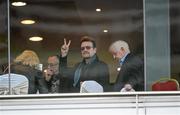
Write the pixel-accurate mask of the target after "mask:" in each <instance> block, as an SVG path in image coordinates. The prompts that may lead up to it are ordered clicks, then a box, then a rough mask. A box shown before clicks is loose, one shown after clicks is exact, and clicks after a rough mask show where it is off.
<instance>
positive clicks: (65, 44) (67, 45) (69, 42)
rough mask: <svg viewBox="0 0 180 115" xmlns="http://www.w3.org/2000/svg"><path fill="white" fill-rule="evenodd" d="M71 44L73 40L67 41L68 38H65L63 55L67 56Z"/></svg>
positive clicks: (62, 47)
mask: <svg viewBox="0 0 180 115" xmlns="http://www.w3.org/2000/svg"><path fill="white" fill-rule="evenodd" d="M70 44H71V40H69V41H68V43H67V42H66V38H64V44H63V45H62V46H61V56H62V57H65V56H67V54H68V52H69V46H70Z"/></svg>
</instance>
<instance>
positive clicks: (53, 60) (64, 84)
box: [45, 55, 70, 93]
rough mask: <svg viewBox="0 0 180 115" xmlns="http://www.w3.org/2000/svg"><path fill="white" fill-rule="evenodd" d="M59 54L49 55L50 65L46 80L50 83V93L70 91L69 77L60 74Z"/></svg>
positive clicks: (46, 72)
mask: <svg viewBox="0 0 180 115" xmlns="http://www.w3.org/2000/svg"><path fill="white" fill-rule="evenodd" d="M60 70H61V68H60V66H59V56H58V55H53V56H49V57H48V66H47V69H46V71H45V80H46V82H47V84H48V90H49V93H68V92H69V86H70V85H69V79H68V78H67V77H64V76H62V75H61V74H60Z"/></svg>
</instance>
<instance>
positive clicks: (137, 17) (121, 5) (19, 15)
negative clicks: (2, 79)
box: [11, 0, 144, 89]
mask: <svg viewBox="0 0 180 115" xmlns="http://www.w3.org/2000/svg"><path fill="white" fill-rule="evenodd" d="M132 4H133V5H132ZM97 11H98V12H99V13H97ZM100 11H103V12H100ZM22 19H34V20H36V21H38V23H36V24H32V25H22V24H21V23H19V22H20V21H21V20H22ZM36 35H38V36H41V37H43V38H44V39H43V41H41V42H32V41H30V40H29V38H30V37H31V36H36ZM85 35H88V36H93V37H94V38H96V39H95V41H96V43H97V55H98V56H99V58H100V59H101V60H102V61H104V62H106V63H107V64H108V66H109V71H110V83H114V82H115V80H116V76H117V71H116V68H117V66H118V65H117V63H116V62H115V61H113V59H112V56H111V54H110V53H109V52H108V48H109V45H110V44H111V43H112V42H114V41H116V40H119V39H121V40H125V41H126V42H128V43H129V44H130V49H131V51H132V52H133V53H135V54H137V55H139V56H140V57H143V55H144V52H143V51H144V49H143V0H140V1H139V0H133V1H131V2H128V1H121V0H111V1H107V0H71V1H69V0H68V1H64V0H63V1H62V0H59V1H51V0H49V1H48V0H46V1H42V0H31V2H29V3H28V4H26V6H24V7H13V6H11V60H14V58H15V57H16V56H17V55H18V54H19V53H20V52H22V51H23V50H26V49H31V50H34V51H35V52H37V54H38V55H39V58H40V61H41V63H42V64H43V67H44V68H46V66H47V58H48V56H50V55H56V54H57V53H59V51H60V47H61V45H62V44H63V42H64V38H66V39H67V40H71V47H70V53H69V56H68V60H69V61H68V65H69V66H73V65H74V64H76V63H77V62H79V61H81V56H80V55H81V54H80V38H81V37H82V36H85ZM20 44H21V45H20ZM44 65H45V66H44ZM110 89H111V87H110Z"/></svg>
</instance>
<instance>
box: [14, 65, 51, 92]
mask: <svg viewBox="0 0 180 115" xmlns="http://www.w3.org/2000/svg"><path fill="white" fill-rule="evenodd" d="M11 72H12V73H17V74H21V75H24V76H26V77H27V79H28V81H29V88H28V94H36V93H37V91H39V93H48V88H47V84H46V82H45V80H44V78H43V76H42V72H41V71H39V70H36V69H34V68H32V67H30V66H26V65H22V64H13V65H12V66H11Z"/></svg>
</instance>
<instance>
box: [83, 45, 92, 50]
mask: <svg viewBox="0 0 180 115" xmlns="http://www.w3.org/2000/svg"><path fill="white" fill-rule="evenodd" d="M91 48H92V47H91V46H84V47H81V51H84V50H85V49H87V50H90V49H91Z"/></svg>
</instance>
